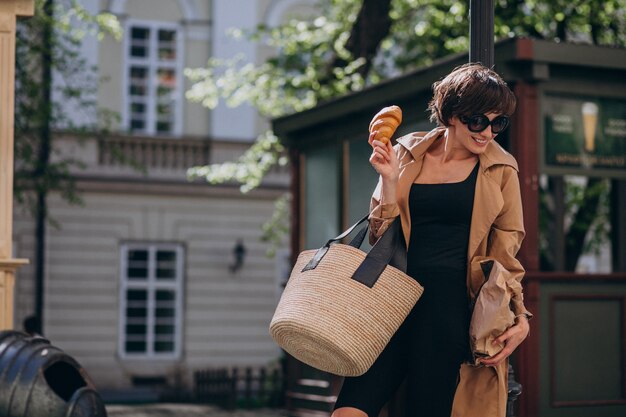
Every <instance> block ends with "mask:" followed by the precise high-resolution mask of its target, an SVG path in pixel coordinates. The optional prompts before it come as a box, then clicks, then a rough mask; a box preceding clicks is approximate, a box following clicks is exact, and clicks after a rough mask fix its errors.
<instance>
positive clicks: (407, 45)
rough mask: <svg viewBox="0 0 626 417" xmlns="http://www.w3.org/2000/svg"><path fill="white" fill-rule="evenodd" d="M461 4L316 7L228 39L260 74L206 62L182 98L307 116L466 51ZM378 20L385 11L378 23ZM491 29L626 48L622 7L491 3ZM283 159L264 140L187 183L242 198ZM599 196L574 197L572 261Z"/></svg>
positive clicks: (272, 141) (585, 2) (550, 0)
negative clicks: (226, 188)
mask: <svg viewBox="0 0 626 417" xmlns="http://www.w3.org/2000/svg"><path fill="white" fill-rule="evenodd" d="M468 4H469V2H467V1H458V0H321V1H320V2H319V13H318V15H317V16H313V17H312V18H311V19H309V20H297V19H293V20H290V21H288V22H286V23H285V24H283V25H281V26H279V27H275V28H270V27H265V26H259V27H257V29H256V30H255V31H253V32H250V33H245V32H243V31H241V30H237V29H234V30H233V33H232V34H233V36H236V37H241V38H243V37H247V38H249V39H252V40H254V41H257V42H259V43H261V44H264V45H267V46H270V47H273V48H275V49H276V51H277V53H276V55H275V56H273V57H271V58H270V59H268V60H267V61H266V62H264V63H262V64H260V65H254V64H250V63H248V64H243V63H242V58H241V57H238V58H235V59H233V60H228V61H223V60H215V59H213V60H211V61H209V63H208V65H207V67H206V68H200V69H188V70H187V71H186V75H187V76H188V77H189V78H190V80H191V81H192V82H193V85H192V87H191V89H190V90H189V91H188V93H187V98H188V99H190V100H192V101H196V102H201V103H202V104H204V105H205V106H207V107H209V108H214V107H215V106H216V105H217V104H218V102H219V101H220V100H225V101H226V103H227V104H228V105H229V106H238V105H241V104H244V103H246V104H251V105H253V106H254V107H256V108H257V109H258V111H259V112H260V114H261V115H263V116H267V117H277V116H282V115H285V114H289V113H292V112H298V111H302V110H306V109H309V108H312V107H314V106H316V105H317V104H319V103H320V102H323V101H326V100H330V99H332V98H334V97H337V96H340V95H343V94H347V93H350V92H355V91H359V90H361V89H363V88H364V87H366V86H369V85H373V84H376V83H378V82H380V81H381V80H384V79H386V78H389V77H392V76H394V75H397V74H399V73H402V72H406V71H409V70H412V69H415V68H417V67H420V66H424V65H427V64H430V63H432V62H433V61H434V60H435V59H438V58H441V57H444V56H446V55H450V54H453V53H458V52H463V51H466V50H467V49H468V48H469V37H468V34H469V18H468V16H469V9H468V7H469V6H468ZM381 11H386V13H385V14H384V15H382V17H381ZM494 23H495V28H494V29H495V36H496V38H497V39H504V38H509V37H513V36H528V37H533V38H538V39H546V40H553V41H557V42H577V43H589V44H596V45H606V46H616V47H623V46H626V0H495V22H494ZM282 152H283V148H282V146H281V145H280V142H279V140H278V139H277V138H276V137H275V136H274V135H273V134H272V133H271V132H267V133H265V134H263V135H261V136H259V138H258V140H257V143H256V144H255V145H253V146H252V147H251V148H250V149H249V150H248V152H247V153H246V154H244V155H243V156H242V157H241V158H240V159H239V160H238V161H234V162H230V163H226V164H214V165H209V166H206V167H193V168H191V169H190V170H189V171H188V174H189V177H190V178H198V177H200V178H204V179H206V180H207V181H209V182H210V183H221V182H225V181H233V180H234V181H237V182H239V183H241V184H242V186H241V190H242V191H243V192H246V191H249V190H251V189H253V188H254V187H256V186H257V185H258V184H260V182H261V180H262V178H263V176H264V175H265V174H266V173H267V172H268V171H269V169H271V168H272V166H273V164H274V163H285V162H286V160H285V158H283V157H281V154H282ZM594 184H595V183H594V182H593V181H592V182H590V185H594ZM583 188H584V187H583ZM600 188H602V187H600ZM605 188H606V187H605ZM605 188H602V190H604V189H605ZM597 190H598V187H595V186H594V187H593V189H590V190H588V192H586V191H585V190H584V189H582V190H579V191H580V193H579V194H580V195H582V196H588V197H589V196H593V198H592V197H589V198H587V200H585V201H583V202H582V203H581V204H578V205H575V209H573V210H574V211H572V212H571V216H572V218H574V219H583V220H584V223H585V224H584V225H583V224H582V223H576V224H574V227H573V228H572V233H571V234H570V235H568V242H570V243H571V245H570V246H568V248H569V249H572V250H571V251H570V253H571V254H578V255H579V254H580V252H581V250H582V249H581V248H582V247H583V246H584V245H583V243H582V241H583V240H584V239H585V237H584V234H583V235H582V237H581V234H580V233H577V232H575V230H579V229H580V227H588V226H589V224H590V220H589V219H588V217H589V216H588V213H587V212H588V211H589V212H591V213H593V212H595V211H596V209H597V207H598V204H600V203H601V202H602V201H605V200H606V198H604V197H598V192H597ZM602 190H601V191H602ZM572 193H574V191H573V190H572ZM272 224H273V223H272ZM270 229H271V228H270ZM270 229H268V228H266V231H265V232H266V233H267V232H268V230H270ZM605 229H606V228H605V227H599V228H598V227H597V228H596V229H594V230H597V231H598V232H597V233H596V232H594V233H593V236H594V238H593V239H592V241H598V239H599V236H601V235H602V233H601V232H600V231H602V230H605ZM274 240H275V239H274ZM578 255H576V256H575V257H576V259H578ZM572 263H573V264H574V265H575V260H573V261H572V260H571V259H568V268H570V267H571V264H572Z"/></svg>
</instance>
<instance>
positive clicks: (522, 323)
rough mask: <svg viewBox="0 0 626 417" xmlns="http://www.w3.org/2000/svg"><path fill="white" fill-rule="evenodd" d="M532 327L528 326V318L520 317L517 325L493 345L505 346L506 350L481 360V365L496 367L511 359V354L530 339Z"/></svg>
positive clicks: (498, 338)
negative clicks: (525, 340)
mask: <svg viewBox="0 0 626 417" xmlns="http://www.w3.org/2000/svg"><path fill="white" fill-rule="evenodd" d="M529 331H530V326H529V325H528V318H527V317H526V316H519V317H518V318H517V320H516V323H515V325H513V326H511V327H510V328H509V329H508V330H507V331H506V332H504V333H502V334H501V335H500V336H498V337H497V338H496V339H494V341H493V344H494V345H497V344H504V348H503V349H502V350H501V351H500V352H498V353H497V354H496V355H494V356H492V357H490V358H485V359H481V360H480V363H481V364H483V365H487V366H496V365H498V364H499V363H500V362H502V361H503V360H505V359H506V358H508V357H509V355H511V353H513V351H514V350H515V349H516V348H517V347H518V346H519V345H520V344H521V343H522V342H523V341H524V339H526V337H528V333H529Z"/></svg>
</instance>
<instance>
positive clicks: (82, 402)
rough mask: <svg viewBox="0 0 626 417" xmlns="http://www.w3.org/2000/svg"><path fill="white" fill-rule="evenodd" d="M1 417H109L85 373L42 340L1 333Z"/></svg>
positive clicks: (65, 355) (19, 333) (72, 361)
mask: <svg viewBox="0 0 626 417" xmlns="http://www.w3.org/2000/svg"><path fill="white" fill-rule="evenodd" d="M0 416H3V417H42V416H45V417H106V410H105V408H104V403H103V401H102V399H101V398H100V395H98V393H97V392H96V391H95V389H94V388H93V383H92V382H91V380H90V379H89V377H88V376H87V373H86V372H85V370H84V369H83V368H82V367H81V366H80V365H79V364H78V362H76V361H75V360H74V359H73V358H71V357H70V356H68V355H67V354H65V353H64V352H63V351H62V350H61V349H59V348H57V347H55V346H52V345H51V344H50V341H48V340H46V339H44V338H42V337H31V336H28V335H27V334H25V333H21V332H16V331H12V330H7V331H2V332H0Z"/></svg>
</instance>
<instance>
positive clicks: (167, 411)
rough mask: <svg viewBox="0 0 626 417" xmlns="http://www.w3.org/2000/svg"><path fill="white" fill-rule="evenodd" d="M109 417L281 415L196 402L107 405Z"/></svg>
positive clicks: (280, 416) (259, 416)
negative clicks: (229, 408) (229, 409)
mask: <svg viewBox="0 0 626 417" xmlns="http://www.w3.org/2000/svg"><path fill="white" fill-rule="evenodd" d="M107 413H108V415H109V417H282V416H283V415H284V414H283V413H282V410H278V409H267V408H266V409H259V410H235V411H226V410H223V409H221V408H219V407H215V406H211V405H196V404H148V405H107Z"/></svg>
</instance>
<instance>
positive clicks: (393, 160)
mask: <svg viewBox="0 0 626 417" xmlns="http://www.w3.org/2000/svg"><path fill="white" fill-rule="evenodd" d="M374 136H376V132H372V133H370V137H369V140H368V142H369V144H370V145H372V148H373V151H372V155H371V156H370V164H372V166H373V167H374V169H375V170H376V172H378V174H379V175H380V176H381V177H382V179H383V182H386V183H395V182H397V181H398V177H399V176H400V163H399V161H398V157H397V156H396V152H395V150H394V149H393V146H391V141H388V142H387V143H386V144H385V143H382V142H380V141H378V140H374Z"/></svg>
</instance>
